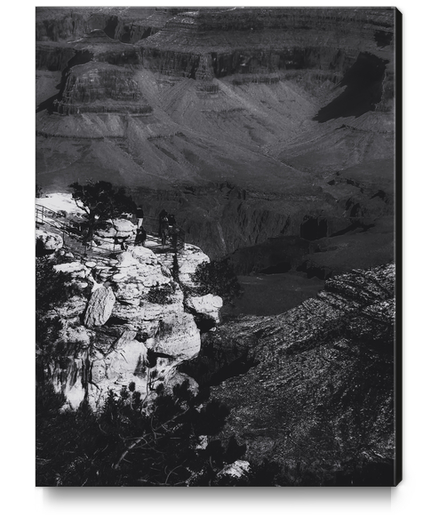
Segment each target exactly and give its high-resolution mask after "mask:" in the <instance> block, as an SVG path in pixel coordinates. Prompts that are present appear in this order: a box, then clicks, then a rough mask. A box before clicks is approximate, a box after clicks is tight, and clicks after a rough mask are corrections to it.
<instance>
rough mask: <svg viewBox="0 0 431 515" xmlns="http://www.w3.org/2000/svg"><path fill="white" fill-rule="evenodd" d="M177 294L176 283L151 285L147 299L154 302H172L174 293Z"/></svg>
mask: <svg viewBox="0 0 431 515" xmlns="http://www.w3.org/2000/svg"><path fill="white" fill-rule="evenodd" d="M174 294H175V283H168V284H163V285H161V286H160V285H159V284H157V285H155V286H151V288H150V291H149V292H148V293H147V296H146V298H147V300H148V302H151V303H153V304H172V302H173V299H172V295H174Z"/></svg>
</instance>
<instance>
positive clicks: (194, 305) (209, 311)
mask: <svg viewBox="0 0 431 515" xmlns="http://www.w3.org/2000/svg"><path fill="white" fill-rule="evenodd" d="M186 306H188V307H189V308H190V309H192V310H193V311H195V312H196V313H198V314H200V315H204V316H205V317H207V318H210V319H211V320H213V321H214V322H215V323H216V324H218V323H219V322H220V317H219V310H220V309H221V308H222V306H223V299H222V298H221V297H219V296H218V295H213V294H211V293H208V294H207V295H202V296H200V297H189V298H188V299H187V300H186Z"/></svg>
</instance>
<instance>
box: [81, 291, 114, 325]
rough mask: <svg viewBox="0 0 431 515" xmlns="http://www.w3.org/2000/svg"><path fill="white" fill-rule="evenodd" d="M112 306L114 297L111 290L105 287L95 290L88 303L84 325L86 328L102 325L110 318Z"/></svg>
mask: <svg viewBox="0 0 431 515" xmlns="http://www.w3.org/2000/svg"><path fill="white" fill-rule="evenodd" d="M114 304H115V295H114V292H113V291H112V288H110V287H108V288H105V286H101V287H100V288H97V290H95V291H94V292H93V293H92V295H91V298H90V300H89V302H88V306H87V310H86V312H85V315H84V324H85V325H86V326H87V327H94V326H101V325H103V324H104V323H105V322H106V321H107V320H108V318H109V317H110V316H111V313H112V309H113V307H114Z"/></svg>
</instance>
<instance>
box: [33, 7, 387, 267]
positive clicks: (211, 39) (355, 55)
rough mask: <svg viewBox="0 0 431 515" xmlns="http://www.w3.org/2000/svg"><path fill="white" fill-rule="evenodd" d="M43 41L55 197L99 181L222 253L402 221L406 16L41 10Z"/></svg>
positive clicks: (44, 155) (45, 134) (40, 129)
mask: <svg viewBox="0 0 431 515" xmlns="http://www.w3.org/2000/svg"><path fill="white" fill-rule="evenodd" d="M37 40H38V42H37V67H38V72H37V79H38V80H37V84H38V88H37V93H38V95H37V96H38V102H39V103H38V113H37V135H38V136H37V138H38V139H37V172H38V182H40V185H41V186H42V187H44V188H46V190H47V191H61V190H63V191H64V190H65V189H66V188H67V186H68V184H70V183H71V182H73V181H76V180H80V181H81V182H82V181H85V180H86V179H87V178H88V176H89V170H91V175H92V177H93V178H94V179H95V180H97V179H99V178H100V179H104V180H109V181H110V182H112V183H114V184H118V185H123V186H126V187H127V188H128V189H129V190H130V191H132V192H133V193H134V195H135V196H136V199H137V201H138V202H142V203H143V204H144V205H145V206H147V207H145V209H147V210H148V211H147V212H148V213H149V212H150V211H151V210H152V211H154V210H159V211H160V209H161V208H163V207H164V208H168V207H169V208H170V209H171V210H172V211H174V212H175V213H176V214H177V218H178V219H181V225H182V226H183V227H185V229H186V230H187V233H188V238H189V241H191V242H194V243H196V244H198V245H199V246H201V247H202V248H203V249H204V250H205V251H206V252H207V253H209V254H210V255H211V257H221V256H224V255H226V254H231V253H233V252H235V251H236V250H237V249H239V248H243V247H252V246H254V245H257V244H261V243H264V242H265V241H267V240H268V239H269V238H278V237H282V236H293V237H302V238H304V239H306V240H315V239H317V238H318V237H319V236H320V237H324V238H327V237H332V236H333V235H337V234H339V233H340V231H347V232H348V231H350V230H351V229H353V230H358V225H357V223H359V226H360V227H362V228H364V227H370V225H371V224H374V225H375V226H379V224H380V223H381V222H380V220H381V218H382V217H385V216H388V217H389V216H391V215H392V206H393V184H392V183H393V169H394V157H393V156H394V132H393V131H394V112H393V81H394V11H393V10H392V9H198V10H193V11H187V12H185V11H184V10H175V9H166V10H155V9H138V8H136V9H133V8H124V9H117V8H109V9H107V8H106V9H99V10H97V11H95V10H93V9H73V10H68V9H59V10H58V9H49V10H47V9H40V10H38V16H37ZM59 73H61V74H62V77H61V78H60V77H59ZM53 91H54V92H55V91H56V93H55V94H54V95H53ZM59 114H60V115H61V116H58V115H59ZM64 115H67V116H64ZM370 170H373V172H374V173H373V174H371V173H370ZM225 184H229V187H228V189H229V192H228V193H226V191H225ZM237 191H239V192H240V193H239V195H240V198H237V194H236V192H237ZM232 192H233V193H232ZM376 195H378V196H377V197H376ZM154 202H156V206H154ZM310 220H311V222H310ZM314 223H316V224H317V225H318V226H319V224H320V226H319V227H320V229H319V230H317V231H314V230H313V229H312V225H313V224H314ZM385 224H386V222H385V223H384V224H383V225H382V229H381V230H382V231H385V230H386V229H385V227H386V225H385ZM307 235H309V236H311V237H310V238H308V237H307ZM324 246H325V247H330V246H331V245H329V244H326V243H325V244H324ZM385 259H387V256H385ZM272 264H273V263H272Z"/></svg>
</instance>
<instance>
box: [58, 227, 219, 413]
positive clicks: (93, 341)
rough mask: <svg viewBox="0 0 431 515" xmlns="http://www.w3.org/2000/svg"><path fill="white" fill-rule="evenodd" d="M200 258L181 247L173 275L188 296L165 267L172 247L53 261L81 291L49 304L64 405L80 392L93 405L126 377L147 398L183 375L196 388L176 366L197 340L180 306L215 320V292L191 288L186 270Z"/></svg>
mask: <svg viewBox="0 0 431 515" xmlns="http://www.w3.org/2000/svg"><path fill="white" fill-rule="evenodd" d="M126 225H127V224H126ZM207 261H209V259H208V257H207V256H206V255H205V254H204V253H203V252H202V251H201V250H200V249H198V248H197V247H195V246H193V245H186V246H185V248H184V249H182V250H181V252H180V255H179V264H180V277H181V278H182V279H183V280H184V281H185V282H186V283H187V284H188V285H189V287H190V288H191V290H190V291H191V292H192V293H190V291H189V293H188V297H187V302H185V298H184V293H183V291H182V289H181V286H180V284H179V283H177V282H176V281H175V280H174V279H173V277H172V274H171V269H172V264H173V254H172V253H163V254H155V253H154V252H153V251H152V250H151V249H149V248H146V247H141V246H137V247H134V246H132V247H130V248H129V250H127V251H124V252H119V253H117V254H116V255H115V256H114V255H108V254H106V253H105V254H104V255H101V256H100V258H99V257H98V256H97V255H96V254H95V255H93V256H92V257H91V259H90V260H88V259H87V260H86V261H84V260H82V261H81V260H77V259H75V260H74V261H72V262H69V263H62V264H57V265H55V267H54V269H55V270H56V271H58V272H63V273H66V274H68V275H69V276H70V282H72V283H74V284H76V285H79V287H80V288H81V291H82V292H83V293H82V295H79V294H77V295H76V296H74V297H72V298H71V299H69V300H68V301H67V302H66V303H64V304H63V305H61V306H60V307H59V308H57V309H56V314H57V315H59V316H60V319H61V324H62V329H61V331H60V339H61V341H62V342H63V343H65V344H67V345H65V349H67V352H66V354H65V355H64V356H63V358H62V360H61V361H62V363H61V366H59V364H58V363H57V364H56V365H55V364H53V370H52V377H53V384H54V386H55V388H56V390H57V391H62V392H63V393H64V395H65V397H66V399H67V404H68V406H70V407H71V408H73V409H75V408H77V407H78V406H79V404H80V402H82V400H83V399H84V398H86V399H87V400H88V402H89V403H90V406H92V408H93V409H95V410H97V409H98V408H100V407H101V406H102V405H103V402H104V400H105V399H106V396H107V395H108V392H109V391H110V390H113V391H114V392H115V393H117V394H120V392H121V390H122V389H123V388H127V387H128V386H129V384H130V383H134V384H135V389H136V390H137V391H138V392H140V393H141V396H142V398H143V399H147V400H149V399H152V398H153V397H154V391H155V388H156V387H157V385H159V384H163V385H164V387H165V388H166V389H167V391H171V390H172V389H173V388H174V387H175V385H177V384H181V383H182V382H184V381H185V380H188V381H189V388H190V389H191V391H194V390H196V389H197V384H195V382H194V381H193V380H192V379H191V378H188V377H187V376H185V375H184V374H181V373H179V372H178V371H177V368H176V367H177V365H178V364H179V363H180V362H181V361H183V360H185V359H190V358H193V357H195V356H196V355H197V354H198V353H199V350H200V345H201V338H200V331H199V329H198V327H197V325H196V322H195V320H194V317H193V315H192V314H190V313H189V312H187V311H188V310H189V309H190V308H192V309H191V312H192V313H193V312H196V313H201V314H205V315H206V316H209V317H212V318H213V319H214V321H215V322H218V320H219V318H218V310H219V309H220V308H221V306H222V301H221V299H220V298H219V297H217V296H214V295H205V296H196V297H195V296H193V288H196V285H195V284H194V283H193V280H192V276H193V273H194V271H195V269H196V266H197V265H198V264H199V263H202V262H207ZM185 308H186V309H187V311H186V310H185ZM150 353H151V357H150ZM196 391H197V390H196Z"/></svg>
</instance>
